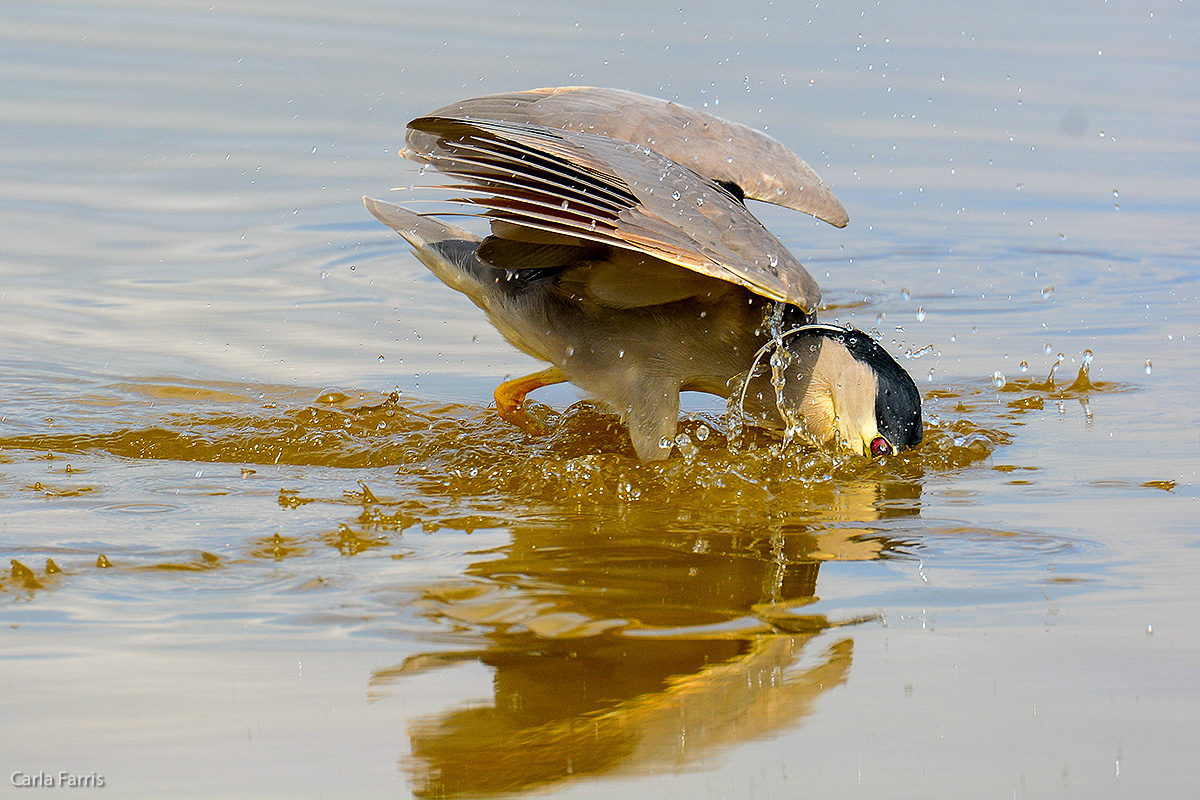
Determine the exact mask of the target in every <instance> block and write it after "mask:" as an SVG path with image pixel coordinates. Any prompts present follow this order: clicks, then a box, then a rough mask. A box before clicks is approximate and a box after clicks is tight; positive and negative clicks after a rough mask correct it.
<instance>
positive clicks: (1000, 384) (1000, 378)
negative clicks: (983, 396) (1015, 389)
mask: <svg viewBox="0 0 1200 800" xmlns="http://www.w3.org/2000/svg"><path fill="white" fill-rule="evenodd" d="M992 383H993V384H995V386H996V388H997V389H1003V388H1004V384H1006V383H1008V381H1007V379H1005V377H1004V373H1003V372H1001V371H1000V370H996V371H995V372H993V373H992Z"/></svg>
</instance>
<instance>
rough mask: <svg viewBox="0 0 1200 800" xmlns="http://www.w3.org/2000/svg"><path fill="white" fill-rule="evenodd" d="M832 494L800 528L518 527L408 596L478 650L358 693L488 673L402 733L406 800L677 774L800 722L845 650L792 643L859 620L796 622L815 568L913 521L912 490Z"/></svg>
mask: <svg viewBox="0 0 1200 800" xmlns="http://www.w3.org/2000/svg"><path fill="white" fill-rule="evenodd" d="M885 487H886V488H885ZM840 490H841V491H840V492H839V495H840V497H841V501H840V502H839V503H836V504H831V505H828V506H825V507H824V509H823V510H824V511H825V512H826V513H825V514H823V515H822V519H821V522H819V523H813V524H811V525H806V524H803V523H775V524H769V523H768V524H767V525H766V526H760V527H759V528H757V529H746V530H736V529H735V528H734V527H733V526H730V528H729V529H727V530H724V531H703V532H701V531H697V530H694V529H689V527H688V526H687V525H686V523H684V522H682V521H681V520H680V519H679V518H678V517H677V518H675V519H673V520H670V521H669V522H664V516H666V517H668V518H669V517H670V514H667V515H663V514H662V513H661V510H660V511H659V513H658V515H657V522H656V519H655V512H653V511H651V510H648V509H642V510H639V509H637V508H634V509H630V511H629V513H628V514H626V515H625V516H623V517H621V518H620V519H617V518H610V519H597V518H596V517H594V516H586V515H580V516H575V517H566V518H562V519H556V520H547V521H546V522H545V523H544V524H528V525H525V526H520V527H514V529H513V530H512V541H511V543H510V544H509V545H507V546H505V547H502V548H500V549H498V550H497V551H493V553H492V554H493V555H495V556H496V557H495V558H491V559H487V560H481V561H479V562H477V563H475V564H473V565H471V566H470V567H469V568H468V569H467V571H466V576H465V577H464V578H463V579H461V580H457V581H451V582H447V583H441V584H436V585H432V586H429V587H425V588H424V589H419V590H418V592H419V594H420V595H421V597H420V600H419V601H418V602H419V603H420V604H421V605H422V606H424V608H425V609H426V610H427V612H428V613H429V614H430V615H431V616H433V617H435V618H440V619H442V620H443V621H445V622H447V623H450V624H452V625H453V626H454V628H455V629H456V631H458V632H462V631H464V629H466V630H467V631H471V633H463V634H462V635H465V636H467V637H469V638H470V639H471V641H472V642H473V643H474V642H475V641H477V639H476V638H475V636H476V634H477V633H480V632H481V633H482V636H483V643H482V645H480V646H478V647H473V648H469V649H463V650H458V651H448V652H445V651H443V652H430V653H424V654H420V655H416V656H412V657H410V658H408V659H406V660H405V661H404V662H403V663H402V664H400V665H398V666H396V667H392V668H389V669H384V670H381V671H378V672H376V673H375V674H374V675H373V677H372V679H371V694H372V696H373V697H374V698H375V699H377V700H378V699H381V698H382V697H385V696H386V695H387V694H389V693H390V692H392V691H395V689H393V688H389V687H391V686H392V685H393V684H396V683H398V682H399V681H401V680H410V679H411V678H412V676H414V675H416V674H419V673H423V672H427V671H430V670H434V669H437V668H439V667H449V666H453V665H456V664H461V663H463V662H477V663H480V664H483V665H485V666H487V667H488V668H490V669H491V670H492V671H493V698H492V703H491V704H490V705H486V706H485V705H479V704H477V703H471V704H470V705H464V706H463V707H460V708H452V709H449V710H446V711H444V712H442V713H440V714H437V715H433V716H429V717H426V718H422V719H418V720H416V721H414V722H413V723H412V724H411V726H410V730H409V735H410V739H411V747H412V757H411V759H409V760H408V762H407V764H406V768H407V769H408V771H409V773H410V778H411V780H412V783H413V787H414V791H415V793H416V795H417V796H420V797H466V796H487V795H493V794H502V793H509V792H517V791H524V790H530V789H534V788H537V787H542V786H546V785H549V784H553V783H556V782H560V781H565V780H570V779H572V778H578V777H580V776H587V775H593V776H594V775H598V774H606V773H617V772H620V773H629V772H637V771H641V770H651V769H656V768H658V769H661V768H667V769H672V768H675V769H679V768H685V767H690V766H695V765H696V763H697V761H698V759H700V758H701V757H702V756H704V755H705V754H711V753H713V752H716V751H720V750H722V749H725V748H728V747H731V746H734V745H736V744H738V743H741V742H747V741H751V740H754V739H758V738H760V737H763V736H766V735H769V734H771V733H773V732H777V731H779V730H782V729H785V728H788V727H791V726H793V725H795V724H797V722H798V721H799V720H800V719H802V718H803V717H804V716H805V715H806V714H808V713H809V711H810V710H811V708H812V705H813V704H814V703H815V702H816V701H817V699H818V698H820V697H821V696H822V695H823V694H824V693H825V692H827V691H829V690H831V689H833V688H834V687H836V686H838V685H840V684H841V683H842V682H843V681H845V680H846V677H847V674H848V672H849V669H850V663H851V657H852V651H853V641H852V639H851V638H849V637H844V638H833V639H830V638H828V637H822V643H821V644H820V645H818V646H819V647H820V648H821V649H820V650H817V651H815V652H812V653H809V654H807V657H806V658H805V665H804V666H802V667H800V666H797V664H798V662H799V661H800V659H801V657H802V655H806V654H805V650H806V648H808V647H809V646H810V643H811V642H812V641H813V640H814V639H815V638H817V637H818V636H819V635H820V634H822V633H823V632H825V631H827V630H829V629H830V628H833V627H836V626H840V625H845V624H846V623H850V622H855V621H858V620H856V619H841V620H831V619H829V618H827V617H826V615H824V614H821V613H805V609H806V607H808V606H811V605H812V604H814V603H816V602H817V600H818V598H817V595H816V586H817V576H818V572H819V570H820V565H821V563H822V562H823V561H828V560H873V559H880V558H885V557H887V556H888V555H889V554H891V553H894V552H895V551H896V549H897V548H898V547H899V546H903V544H904V543H903V542H898V541H896V540H894V539H891V538H889V537H888V536H886V535H885V534H884V533H883V531H885V530H887V527H888V523H887V522H886V521H885V520H884V518H885V517H896V516H905V515H909V514H916V513H917V505H918V504H917V503H916V502H914V501H915V500H916V499H917V496H919V492H920V487H919V484H915V483H904V482H889V483H888V484H883V485H881V484H877V483H873V482H865V481H864V482H862V485H849V486H847V485H843V486H841V487H840ZM885 495H886V496H885ZM842 520H846V521H842ZM863 520H869V521H870V522H867V523H863V522H862V521H863ZM851 521H855V522H857V526H855V522H851ZM875 522H879V523H880V524H874V523H875ZM826 642H829V643H828V644H827V643H826Z"/></svg>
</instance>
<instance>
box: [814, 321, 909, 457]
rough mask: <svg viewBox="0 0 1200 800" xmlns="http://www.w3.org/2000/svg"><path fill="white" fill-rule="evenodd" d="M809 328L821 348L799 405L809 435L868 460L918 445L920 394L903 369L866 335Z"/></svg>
mask: <svg viewBox="0 0 1200 800" xmlns="http://www.w3.org/2000/svg"><path fill="white" fill-rule="evenodd" d="M805 327H806V328H809V329H811V330H812V333H813V334H815V337H806V338H808V339H809V341H810V342H814V343H817V344H819V348H820V349H819V351H818V352H817V353H816V362H815V364H813V366H812V377H811V380H810V382H809V385H808V391H806V392H805V395H804V399H803V400H802V401H801V411H802V413H803V414H804V418H805V422H806V424H807V425H808V428H809V432H810V433H811V434H813V435H815V436H816V437H817V438H818V439H820V440H822V441H828V440H829V439H835V438H836V439H838V440H840V441H841V442H843V443H845V444H846V445H848V446H849V447H850V449H851V450H853V451H855V452H857V453H860V454H862V455H864V456H868V457H872V456H875V457H877V456H887V455H892V454H893V453H896V452H899V451H900V450H902V449H904V448H908V447H915V446H916V445H918V444H920V442H921V437H922V434H923V430H922V425H921V395H920V394H919V393H918V392H917V386H916V384H915V383H913V379H912V378H911V377H910V376H909V374H908V373H907V372H905V371H904V368H903V367H901V366H900V365H899V364H898V363H896V360H895V359H894V358H892V357H891V356H890V355H889V354H888V353H887V351H886V350H884V349H883V348H882V347H880V346H879V344H878V343H877V342H876V341H875V340H874V339H872V338H871V337H870V336H868V335H867V334H865V333H863V332H862V331H857V330H853V329H846V328H839V327H836V326H833V325H812V326H805Z"/></svg>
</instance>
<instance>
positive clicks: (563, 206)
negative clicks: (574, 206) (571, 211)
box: [562, 200, 571, 211]
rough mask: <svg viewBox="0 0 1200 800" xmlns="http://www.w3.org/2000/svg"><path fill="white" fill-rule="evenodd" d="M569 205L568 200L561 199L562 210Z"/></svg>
mask: <svg viewBox="0 0 1200 800" xmlns="http://www.w3.org/2000/svg"><path fill="white" fill-rule="evenodd" d="M570 207H571V204H570V203H569V202H567V201H566V200H563V201H562V208H563V210H564V211H565V210H566V209H568V208H570Z"/></svg>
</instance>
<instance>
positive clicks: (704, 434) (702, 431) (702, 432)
mask: <svg viewBox="0 0 1200 800" xmlns="http://www.w3.org/2000/svg"><path fill="white" fill-rule="evenodd" d="M708 433H709V431H708V426H707V425H705V424H704V423H703V422H702V423H700V427H699V428H696V438H697V439H699V440H700V441H702V442H704V441H707V440H708Z"/></svg>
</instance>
